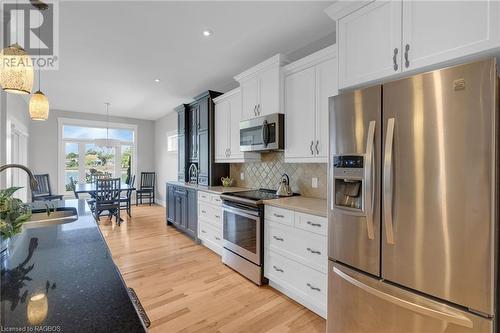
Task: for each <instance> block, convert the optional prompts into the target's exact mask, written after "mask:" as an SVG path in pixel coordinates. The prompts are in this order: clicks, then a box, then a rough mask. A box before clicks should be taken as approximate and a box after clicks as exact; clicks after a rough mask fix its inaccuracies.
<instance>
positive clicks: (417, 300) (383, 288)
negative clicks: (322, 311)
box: [327, 261, 493, 333]
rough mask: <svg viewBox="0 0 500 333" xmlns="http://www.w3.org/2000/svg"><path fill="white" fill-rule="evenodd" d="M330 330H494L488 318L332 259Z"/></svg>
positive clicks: (362, 332) (390, 332) (412, 332)
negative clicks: (413, 291)
mask: <svg viewBox="0 0 500 333" xmlns="http://www.w3.org/2000/svg"><path fill="white" fill-rule="evenodd" d="M328 278H329V281H328V322H327V330H328V333H401V332H405V333H424V332H426V333H427V332H432V333H486V332H488V333H491V332H493V319H486V318H483V317H480V316H477V315H474V314H471V313H468V312H465V311H462V310H458V309H456V308H453V307H451V306H448V305H446V304H443V303H440V302H436V301H434V300H431V299H429V298H426V297H423V296H420V295H417V294H414V293H412V292H409V291H407V290H404V289H401V288H398V287H395V286H393V285H390V284H387V283H385V282H382V281H381V280H378V279H374V278H372V277H369V276H367V275H364V274H361V273H358V272H355V271H353V270H350V269H348V268H346V267H345V266H342V265H339V264H334V263H333V262H332V261H329V277H328Z"/></svg>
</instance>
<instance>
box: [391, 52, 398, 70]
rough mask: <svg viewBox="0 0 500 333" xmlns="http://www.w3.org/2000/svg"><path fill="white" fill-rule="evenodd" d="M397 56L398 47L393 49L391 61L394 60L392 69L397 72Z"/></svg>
mask: <svg viewBox="0 0 500 333" xmlns="http://www.w3.org/2000/svg"><path fill="white" fill-rule="evenodd" d="M397 57H398V48H397V47H396V48H395V49H394V56H392V61H393V62H394V71H395V72H397V71H398V61H397Z"/></svg>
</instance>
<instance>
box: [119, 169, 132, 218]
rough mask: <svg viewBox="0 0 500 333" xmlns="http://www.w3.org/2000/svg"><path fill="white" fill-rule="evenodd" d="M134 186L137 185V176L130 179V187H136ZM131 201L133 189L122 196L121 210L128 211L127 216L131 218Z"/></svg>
mask: <svg viewBox="0 0 500 333" xmlns="http://www.w3.org/2000/svg"><path fill="white" fill-rule="evenodd" d="M134 184H135V175H133V176H132V177H130V179H129V182H128V186H130V187H134ZM131 201H132V190H131V189H130V190H127V193H125V194H123V195H121V196H120V209H122V210H124V209H125V210H126V211H127V215H128V216H130V217H131V216H132V215H131V214H130V210H131V209H130V208H131V206H132V204H131Z"/></svg>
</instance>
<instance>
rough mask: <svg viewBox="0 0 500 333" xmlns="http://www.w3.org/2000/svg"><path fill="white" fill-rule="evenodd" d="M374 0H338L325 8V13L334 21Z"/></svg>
mask: <svg viewBox="0 0 500 333" xmlns="http://www.w3.org/2000/svg"><path fill="white" fill-rule="evenodd" d="M373 1H375V0H338V1H336V2H335V3H334V4H333V5H331V6H330V7H328V8H326V9H325V13H326V14H327V15H328V16H330V18H331V19H332V20H334V21H338V20H339V19H341V18H342V17H344V16H346V15H349V14H350V13H352V12H354V11H356V10H358V9H360V8H361V7H364V6H366V5H367V4H369V3H370V2H373Z"/></svg>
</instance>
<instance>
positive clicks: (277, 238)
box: [273, 236, 284, 242]
mask: <svg viewBox="0 0 500 333" xmlns="http://www.w3.org/2000/svg"><path fill="white" fill-rule="evenodd" d="M273 238H274V239H276V240H278V241H280V242H283V241H284V239H283V238H281V237H276V236H273Z"/></svg>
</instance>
